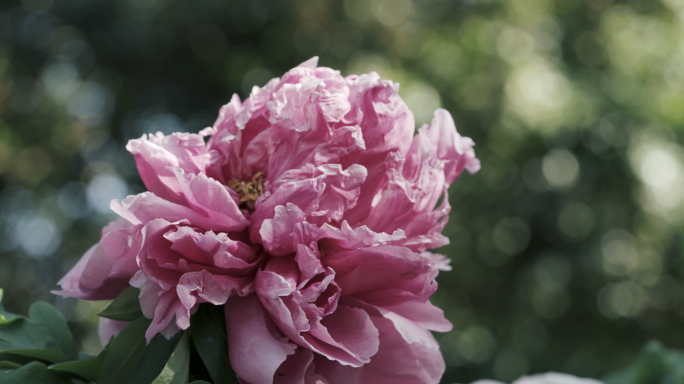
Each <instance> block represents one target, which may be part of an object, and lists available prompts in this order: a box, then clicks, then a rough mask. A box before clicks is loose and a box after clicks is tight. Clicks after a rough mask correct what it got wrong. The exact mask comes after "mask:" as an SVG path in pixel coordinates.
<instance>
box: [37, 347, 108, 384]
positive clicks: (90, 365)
mask: <svg viewBox="0 0 684 384" xmlns="http://www.w3.org/2000/svg"><path fill="white" fill-rule="evenodd" d="M108 352H109V346H106V347H105V348H104V349H103V350H102V352H100V354H99V355H97V356H94V357H88V358H85V359H81V360H76V361H67V362H65V363H57V364H53V365H51V366H49V367H48V369H49V370H52V371H57V372H65V373H72V374H75V375H79V376H81V377H84V378H86V379H90V380H94V381H95V380H97V379H98V377H99V375H100V371H101V370H102V366H103V365H104V362H105V358H106V357H107V353H108Z"/></svg>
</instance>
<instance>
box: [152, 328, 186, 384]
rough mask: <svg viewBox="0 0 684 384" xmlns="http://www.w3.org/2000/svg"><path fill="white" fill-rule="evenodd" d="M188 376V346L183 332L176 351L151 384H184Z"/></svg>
mask: <svg viewBox="0 0 684 384" xmlns="http://www.w3.org/2000/svg"><path fill="white" fill-rule="evenodd" d="M189 374H190V346H189V345H188V336H187V333H186V332H183V335H182V336H181V339H180V341H179V342H178V345H177V346H176V349H175V350H174V351H173V354H172V355H171V357H170V358H169V361H168V362H167V363H166V365H165V366H164V369H162V371H161V373H160V374H159V376H157V378H156V379H154V381H153V382H152V384H186V383H187V382H188V376H189Z"/></svg>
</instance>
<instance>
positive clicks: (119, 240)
mask: <svg viewBox="0 0 684 384" xmlns="http://www.w3.org/2000/svg"><path fill="white" fill-rule="evenodd" d="M116 228H122V229H116ZM141 228H142V226H141V225H130V223H128V222H127V221H125V220H123V219H120V220H117V221H116V222H112V223H111V224H110V225H108V226H107V227H105V230H103V237H102V239H101V240H100V242H99V243H97V244H95V245H93V246H92V247H91V248H90V249H89V250H88V251H87V252H86V253H85V255H83V257H82V258H81V260H79V261H78V263H76V265H75V266H74V267H73V268H72V269H71V270H70V271H69V272H68V273H67V274H66V275H65V276H64V277H63V278H62V279H61V280H60V281H59V282H58V283H57V284H59V285H60V286H61V287H62V291H53V293H55V294H58V295H63V296H70V297H75V298H78V299H85V300H111V299H114V298H115V297H116V296H117V295H118V294H119V293H121V291H123V290H124V289H125V288H126V287H127V286H128V285H129V284H128V281H129V280H130V279H131V277H133V275H134V274H135V273H136V272H137V271H138V270H139V268H138V265H137V263H136V256H137V255H138V252H139V250H140V246H141V243H142V236H141V234H140V230H141Z"/></svg>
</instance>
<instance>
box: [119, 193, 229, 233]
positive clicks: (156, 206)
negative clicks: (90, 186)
mask: <svg viewBox="0 0 684 384" xmlns="http://www.w3.org/2000/svg"><path fill="white" fill-rule="evenodd" d="M111 208H112V210H113V211H114V212H116V213H117V214H118V215H119V216H121V217H123V218H125V219H126V220H128V221H130V222H131V223H134V224H146V223H148V222H150V221H152V220H154V219H164V220H166V221H169V222H175V221H186V222H187V223H189V224H191V225H194V226H197V227H200V228H204V229H209V230H213V231H218V232H227V231H232V230H234V229H236V228H241V227H242V226H241V225H235V224H234V223H233V222H228V223H226V222H224V221H216V220H214V219H212V218H210V217H208V216H206V215H205V214H204V213H203V212H197V211H195V210H193V209H191V208H188V207H185V206H182V205H178V204H174V203H172V202H169V201H167V200H164V199H162V198H160V197H158V196H156V195H155V194H153V193H152V192H143V193H141V194H138V195H134V196H128V197H126V198H125V199H123V200H122V201H121V202H119V201H118V200H112V203H111Z"/></svg>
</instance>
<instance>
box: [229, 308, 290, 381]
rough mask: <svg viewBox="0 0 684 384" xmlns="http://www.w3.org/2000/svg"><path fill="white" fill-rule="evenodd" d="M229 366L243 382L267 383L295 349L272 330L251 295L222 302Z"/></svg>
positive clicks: (272, 324) (264, 312)
mask: <svg viewBox="0 0 684 384" xmlns="http://www.w3.org/2000/svg"><path fill="white" fill-rule="evenodd" d="M225 312H226V331H227V332H228V351H229V352H228V353H229V356H230V364H231V366H232V367H233V369H234V370H235V372H236V373H237V375H238V376H239V377H240V379H241V380H242V381H244V382H248V383H259V384H271V383H273V375H274V374H275V372H276V370H278V368H279V367H280V366H281V364H283V362H284V361H285V360H286V359H287V357H288V355H292V354H294V353H295V349H296V346H295V345H294V344H292V343H289V342H288V341H287V338H286V337H284V336H283V335H282V334H281V333H280V332H279V331H278V329H277V328H276V326H275V324H274V323H273V321H272V320H271V319H270V317H269V316H268V313H267V312H266V310H265V309H264V307H263V306H262V305H261V303H260V302H259V300H258V299H257V297H256V296H255V295H250V296H247V297H238V296H235V297H232V298H230V299H229V300H228V302H226V305H225Z"/></svg>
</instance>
